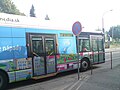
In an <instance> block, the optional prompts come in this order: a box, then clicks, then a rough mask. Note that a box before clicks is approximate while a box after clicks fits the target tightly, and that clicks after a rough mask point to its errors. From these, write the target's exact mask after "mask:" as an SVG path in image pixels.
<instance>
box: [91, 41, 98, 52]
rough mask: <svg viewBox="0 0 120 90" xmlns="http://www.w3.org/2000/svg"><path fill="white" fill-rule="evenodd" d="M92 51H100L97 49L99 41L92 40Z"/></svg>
mask: <svg viewBox="0 0 120 90" xmlns="http://www.w3.org/2000/svg"><path fill="white" fill-rule="evenodd" d="M92 49H93V51H98V48H97V39H93V40H92Z"/></svg>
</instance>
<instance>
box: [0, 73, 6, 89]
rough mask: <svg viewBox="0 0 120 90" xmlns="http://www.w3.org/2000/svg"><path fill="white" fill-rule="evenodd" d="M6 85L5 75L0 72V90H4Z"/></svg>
mask: <svg viewBox="0 0 120 90" xmlns="http://www.w3.org/2000/svg"><path fill="white" fill-rule="evenodd" d="M7 84H8V78H7V75H6V74H5V73H4V72H0V90H5V89H6V87H7Z"/></svg>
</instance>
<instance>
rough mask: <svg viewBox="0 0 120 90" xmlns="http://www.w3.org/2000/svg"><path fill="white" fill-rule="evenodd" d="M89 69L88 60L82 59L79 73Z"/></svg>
mask: <svg viewBox="0 0 120 90" xmlns="http://www.w3.org/2000/svg"><path fill="white" fill-rule="evenodd" d="M89 67H90V62H89V60H88V59H83V60H82V62H81V71H86V70H88V69H89Z"/></svg>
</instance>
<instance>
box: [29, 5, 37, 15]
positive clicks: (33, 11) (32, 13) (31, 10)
mask: <svg viewBox="0 0 120 90" xmlns="http://www.w3.org/2000/svg"><path fill="white" fill-rule="evenodd" d="M30 17H36V16H35V8H34V6H33V5H32V7H31V9H30Z"/></svg>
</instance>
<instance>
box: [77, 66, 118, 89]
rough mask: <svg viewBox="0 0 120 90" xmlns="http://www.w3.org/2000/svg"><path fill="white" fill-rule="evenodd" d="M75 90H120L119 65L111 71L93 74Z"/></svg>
mask: <svg viewBox="0 0 120 90" xmlns="http://www.w3.org/2000/svg"><path fill="white" fill-rule="evenodd" d="M76 90H120V64H119V65H118V66H116V67H114V68H113V69H112V70H110V69H106V70H104V71H99V72H97V73H94V74H93V75H91V77H90V78H89V79H88V80H87V81H86V82H84V84H82V85H81V86H80V87H79V89H76Z"/></svg>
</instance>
